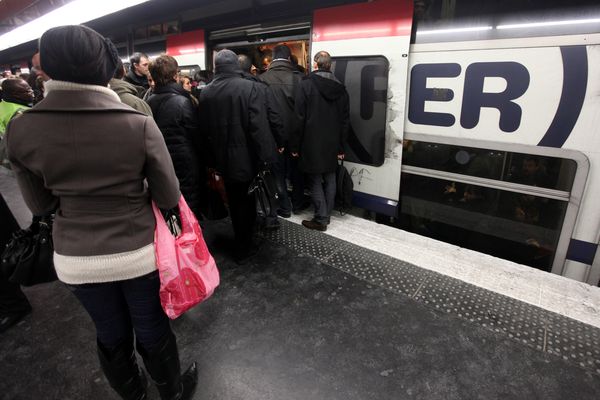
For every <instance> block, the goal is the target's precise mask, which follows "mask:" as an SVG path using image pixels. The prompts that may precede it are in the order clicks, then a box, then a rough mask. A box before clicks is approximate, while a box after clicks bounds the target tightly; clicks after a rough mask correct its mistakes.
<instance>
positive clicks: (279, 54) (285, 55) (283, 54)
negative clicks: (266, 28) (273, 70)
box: [273, 44, 292, 61]
mask: <svg viewBox="0 0 600 400" xmlns="http://www.w3.org/2000/svg"><path fill="white" fill-rule="evenodd" d="M291 56H292V51H291V50H290V48H289V47H287V46H286V45H285V44H280V45H277V46H275V47H273V60H282V59H283V60H288V61H291Z"/></svg>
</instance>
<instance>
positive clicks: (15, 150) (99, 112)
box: [7, 26, 197, 400]
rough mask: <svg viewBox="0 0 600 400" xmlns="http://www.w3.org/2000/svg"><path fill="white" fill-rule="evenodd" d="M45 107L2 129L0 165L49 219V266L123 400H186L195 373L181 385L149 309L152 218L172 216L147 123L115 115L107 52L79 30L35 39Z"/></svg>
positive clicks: (172, 188)
mask: <svg viewBox="0 0 600 400" xmlns="http://www.w3.org/2000/svg"><path fill="white" fill-rule="evenodd" d="M40 58H41V67H42V69H43V70H44V71H45V73H46V74H48V75H49V76H50V78H52V80H51V81H48V82H47V84H46V98H45V99H44V100H43V101H41V102H40V103H38V104H37V105H36V106H35V107H34V108H33V109H31V110H29V111H27V112H25V113H23V115H22V116H20V117H18V118H16V119H14V120H13V121H12V122H11V124H10V125H9V128H8V133H7V147H8V157H9V160H10V162H11V163H12V166H13V169H14V171H15V173H16V176H17V179H18V182H19V185H20V188H21V191H22V192H23V197H24V199H25V201H26V203H27V205H28V207H29V208H30V209H31V211H32V213H33V214H34V215H44V214H49V213H55V221H54V229H53V239H54V251H55V254H54V264H55V268H56V273H57V275H58V278H59V279H60V280H61V281H62V282H64V283H65V284H67V286H68V287H69V288H70V289H71V291H72V292H73V293H74V295H75V296H76V297H77V298H78V299H79V301H80V302H81V304H82V305H83V307H84V308H85V309H86V311H87V312H88V313H89V314H90V316H91V318H92V320H93V321H94V323H95V325H96V334H97V346H98V356H99V358H100V364H101V366H102V370H103V371H104V373H105V375H106V377H107V379H108V381H109V383H110V385H111V386H112V387H113V388H114V389H115V390H116V391H117V392H118V393H119V395H120V396H121V397H122V398H123V399H136V400H138V399H145V398H146V384H145V375H144V374H143V373H142V372H141V371H140V369H139V367H138V365H137V363H136V357H135V353H134V332H135V339H136V348H137V351H138V353H140V355H141V356H142V359H143V360H144V364H145V366H146V370H147V371H148V373H149V374H150V377H151V378H152V380H153V381H154V382H155V383H156V385H157V387H158V390H159V392H160V396H161V398H162V399H189V398H191V397H192V396H193V392H194V390H195V386H196V381H197V371H196V364H195V363H193V364H192V366H191V367H190V368H189V369H188V370H187V371H186V372H185V373H183V375H182V374H181V372H180V365H179V355H178V351H177V344H176V341H175V336H174V335H173V332H172V331H171V327H170V325H169V320H168V318H167V316H166V315H165V313H164V312H163V310H162V308H161V305H160V300H159V294H158V292H159V287H160V281H159V276H158V273H157V270H156V261H155V252H154V244H153V240H154V229H155V223H156V221H155V219H154V215H153V212H152V208H151V202H150V200H151V199H152V200H154V201H155V202H156V204H157V205H158V207H159V208H161V209H171V208H173V207H175V206H176V205H177V202H178V200H179V196H180V192H179V187H178V183H177V177H176V176H175V172H174V170H173V164H172V162H171V158H170V156H169V153H168V151H167V148H166V146H165V142H164V140H163V138H162V135H161V133H160V130H159V129H158V127H157V126H156V124H155V123H154V121H153V119H152V118H151V117H148V116H146V115H144V114H142V113H140V112H138V111H136V110H134V109H132V108H131V107H129V106H126V105H123V104H122V103H121V102H120V101H119V97H118V96H117V95H116V94H115V93H114V92H113V91H112V90H110V89H109V88H108V87H107V85H108V82H109V80H110V79H111V77H112V76H113V73H114V71H115V68H116V66H117V63H118V54H117V51H116V49H115V47H114V45H113V44H112V43H111V42H110V41H109V40H107V39H105V38H104V37H102V36H101V35H100V34H98V33H97V32H95V31H93V30H91V29H89V28H86V27H84V26H62V27H58V28H53V29H50V30H48V31H47V32H45V33H44V34H43V35H42V37H41V39H40Z"/></svg>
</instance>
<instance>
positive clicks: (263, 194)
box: [248, 168, 279, 217]
mask: <svg viewBox="0 0 600 400" xmlns="http://www.w3.org/2000/svg"><path fill="white" fill-rule="evenodd" d="M248 194H254V198H255V199H256V214H257V215H258V216H259V217H267V216H269V215H271V211H272V210H276V209H277V199H278V197H279V196H278V194H277V184H276V183H275V178H274V177H273V174H272V173H271V171H270V170H269V169H267V168H264V169H262V170H261V171H260V172H259V173H258V174H257V175H256V177H254V179H253V180H252V182H251V183H250V186H249V187H248Z"/></svg>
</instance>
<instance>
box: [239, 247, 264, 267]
mask: <svg viewBox="0 0 600 400" xmlns="http://www.w3.org/2000/svg"><path fill="white" fill-rule="evenodd" d="M259 251H260V245H254V246H252V247H251V248H250V250H245V251H240V252H239V253H238V254H236V255H235V256H234V258H233V259H234V261H235V262H236V264H238V265H245V264H247V263H248V262H249V261H250V260H252V258H254V257H255V256H256V255H257V254H258V252H259Z"/></svg>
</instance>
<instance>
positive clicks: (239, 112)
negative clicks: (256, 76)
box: [200, 50, 277, 263]
mask: <svg viewBox="0 0 600 400" xmlns="http://www.w3.org/2000/svg"><path fill="white" fill-rule="evenodd" d="M259 85H260V83H258V82H252V81H249V80H246V79H244V78H243V77H242V71H241V69H240V66H239V63H238V58H237V55H236V54H235V53H234V52H233V51H231V50H221V51H219V52H218V53H217V55H216V56H215V78H214V79H213V81H212V82H211V83H210V84H208V85H207V86H206V87H205V88H204V89H202V92H201V93H200V114H201V117H200V120H201V121H202V123H203V128H204V129H205V135H206V136H207V138H208V141H209V143H210V145H211V148H212V150H213V156H214V160H213V163H214V166H215V168H216V171H217V172H218V173H219V174H220V175H222V176H223V177H224V180H225V190H226V192H227V198H228V200H229V210H230V214H231V222H232V224H233V230H234V233H235V239H236V246H237V249H236V260H237V261H238V262H239V263H244V262H245V261H246V260H248V258H250V257H252V256H253V255H254V254H256V252H257V251H258V248H257V247H256V246H255V245H254V244H253V232H254V225H255V222H256V204H255V201H254V198H253V196H252V195H248V187H249V186H250V183H251V182H252V180H253V179H254V177H255V176H256V174H257V172H258V169H259V168H260V167H262V165H264V164H265V163H272V162H273V160H274V158H275V154H276V153H277V150H276V144H275V141H274V140H273V137H272V135H271V133H270V128H269V121H268V119H267V110H266V109H265V108H266V107H265V102H264V101H263V100H262V99H261V89H260V87H259Z"/></svg>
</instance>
